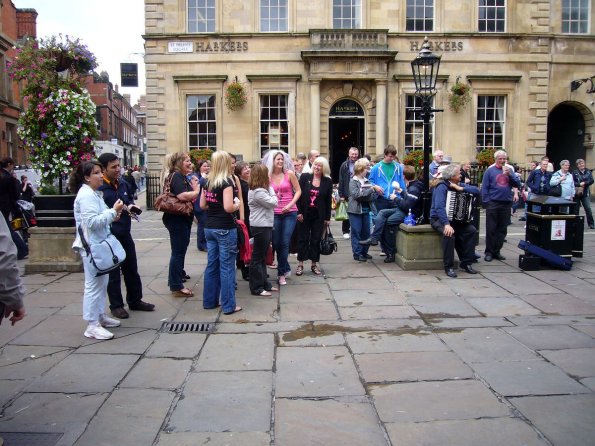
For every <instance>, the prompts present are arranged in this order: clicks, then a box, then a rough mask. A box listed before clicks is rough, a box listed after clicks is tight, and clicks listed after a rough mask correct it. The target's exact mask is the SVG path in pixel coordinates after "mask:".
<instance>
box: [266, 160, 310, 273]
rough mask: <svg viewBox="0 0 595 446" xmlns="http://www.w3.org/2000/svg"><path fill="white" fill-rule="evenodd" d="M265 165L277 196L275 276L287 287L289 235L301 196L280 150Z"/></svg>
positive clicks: (274, 235)
mask: <svg viewBox="0 0 595 446" xmlns="http://www.w3.org/2000/svg"><path fill="white" fill-rule="evenodd" d="M266 164H267V167H268V169H269V175H270V177H271V187H272V188H273V190H274V191H275V194H276V195H277V202H278V205H277V207H276V208H275V222H274V226H273V250H274V251H275V252H276V253H277V275H278V280H279V285H287V282H286V278H287V277H289V275H290V274H291V267H290V266H289V262H288V260H287V258H288V256H289V243H290V240H291V234H293V230H294V228H295V224H296V221H297V206H296V202H297V201H298V200H299V198H300V196H301V194H302V192H301V189H300V185H299V183H298V180H297V177H296V176H295V173H293V171H292V170H289V169H288V167H287V166H291V158H289V155H288V154H287V153H285V152H283V151H281V150H273V151H271V152H270V153H269V154H268V157H267V159H266Z"/></svg>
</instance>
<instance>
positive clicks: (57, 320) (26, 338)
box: [11, 315, 87, 347]
mask: <svg viewBox="0 0 595 446" xmlns="http://www.w3.org/2000/svg"><path fill="white" fill-rule="evenodd" d="M85 328H87V324H86V322H85V321H83V320H82V319H81V317H80V316H68V315H59V316H48V317H47V318H46V319H45V320H43V321H41V322H40V323H39V324H37V325H36V326H35V327H33V328H31V329H30V330H28V331H27V332H26V333H23V334H22V335H20V336H19V337H17V338H16V339H14V340H12V341H11V344H19V345H47V346H62V347H78V346H80V345H81V344H83V342H84V341H85V340H86V339H87V338H85V337H84V336H83V333H84V332H85Z"/></svg>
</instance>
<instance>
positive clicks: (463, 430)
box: [386, 418, 548, 446]
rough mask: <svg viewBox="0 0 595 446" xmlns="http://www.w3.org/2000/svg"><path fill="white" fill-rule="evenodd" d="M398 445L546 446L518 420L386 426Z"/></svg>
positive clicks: (501, 419)
mask: <svg viewBox="0 0 595 446" xmlns="http://www.w3.org/2000/svg"><path fill="white" fill-rule="evenodd" d="M386 430H387V431H388V435H389V436H390V438H391V440H392V442H393V444H395V445H399V446H445V445H457V446H477V445H481V446H502V445H519V446H547V445H548V442H547V441H545V440H544V439H543V438H542V437H540V435H539V434H538V433H537V432H535V430H533V429H532V428H531V427H530V426H529V425H528V424H527V423H525V422H523V421H522V420H520V419H518V418H493V419H486V420H452V421H430V422H422V423H387V424H386Z"/></svg>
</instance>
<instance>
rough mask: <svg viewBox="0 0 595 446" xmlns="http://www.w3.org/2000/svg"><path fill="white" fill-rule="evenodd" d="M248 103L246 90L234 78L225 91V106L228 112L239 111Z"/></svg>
mask: <svg viewBox="0 0 595 446" xmlns="http://www.w3.org/2000/svg"><path fill="white" fill-rule="evenodd" d="M246 102H248V95H247V94H246V89H245V88H244V85H242V84H241V83H240V82H239V81H238V78H237V76H236V78H235V80H234V81H233V82H231V83H229V84H228V85H227V87H226V89H225V106H226V107H227V109H228V110H229V111H234V110H239V109H241V108H243V107H244V105H245V104H246Z"/></svg>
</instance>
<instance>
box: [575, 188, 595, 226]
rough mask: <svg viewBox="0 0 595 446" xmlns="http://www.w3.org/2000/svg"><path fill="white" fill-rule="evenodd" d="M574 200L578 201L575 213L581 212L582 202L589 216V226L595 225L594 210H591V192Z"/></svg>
mask: <svg viewBox="0 0 595 446" xmlns="http://www.w3.org/2000/svg"><path fill="white" fill-rule="evenodd" d="M574 201H576V202H578V204H577V205H576V206H575V213H576V215H578V214H579V212H580V209H581V204H582V205H583V208H584V209H585V216H586V217H587V225H589V227H592V226H593V212H592V211H591V194H590V193H589V194H583V196H582V197H580V198H575V199H574Z"/></svg>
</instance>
